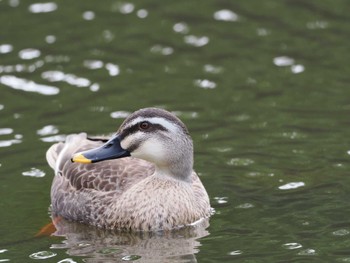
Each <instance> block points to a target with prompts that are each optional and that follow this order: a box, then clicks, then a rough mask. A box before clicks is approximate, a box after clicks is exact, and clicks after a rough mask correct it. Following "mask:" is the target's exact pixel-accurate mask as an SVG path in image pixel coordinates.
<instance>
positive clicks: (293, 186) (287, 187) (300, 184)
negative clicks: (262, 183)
mask: <svg viewBox="0 0 350 263" xmlns="http://www.w3.org/2000/svg"><path fill="white" fill-rule="evenodd" d="M303 186H305V183H304V182H291V183H288V184H284V185H281V186H279V187H278V189H280V190H291V189H297V188H300V187H303Z"/></svg>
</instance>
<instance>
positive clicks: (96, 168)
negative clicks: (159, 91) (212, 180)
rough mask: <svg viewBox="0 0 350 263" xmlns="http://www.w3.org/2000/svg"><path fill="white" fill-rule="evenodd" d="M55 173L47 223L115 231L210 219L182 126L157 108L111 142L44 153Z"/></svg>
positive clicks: (82, 138)
mask: <svg viewBox="0 0 350 263" xmlns="http://www.w3.org/2000/svg"><path fill="white" fill-rule="evenodd" d="M46 158H47V161H48V163H49V165H50V166H51V167H52V168H53V169H54V170H55V176H54V179H53V183H52V187H51V204H52V205H51V209H52V214H53V215H54V216H61V217H63V218H65V219H68V220H71V221H78V222H82V223H85V224H90V225H95V226H98V227H102V228H108V229H118V230H141V231H157V230H171V229H174V228H179V227H181V226H186V225H190V224H192V223H194V222H196V221H198V220H200V219H203V218H208V217H209V216H210V213H211V208H210V203H209V198H208V194H207V192H206V190H205V188H204V186H203V184H202V182H201V181H200V179H199V177H198V175H197V174H196V173H195V172H194V171H193V144H192V139H191V137H190V135H189V132H188V130H187V128H186V126H185V125H184V124H183V122H182V121H181V120H180V119H179V118H177V117H176V116H175V115H174V114H172V113H170V112H168V111H166V110H163V109H158V108H145V109H141V110H138V111H136V112H134V113H132V114H131V115H129V117H127V118H126V120H125V121H124V122H123V123H122V125H121V126H120V128H119V129H118V130H117V132H116V133H115V134H114V135H112V136H111V138H109V139H107V138H104V137H102V138H89V137H87V135H86V133H80V134H72V135H69V136H67V138H66V140H65V142H60V143H56V144H54V145H52V146H51V147H50V148H49V150H48V151H47V153H46Z"/></svg>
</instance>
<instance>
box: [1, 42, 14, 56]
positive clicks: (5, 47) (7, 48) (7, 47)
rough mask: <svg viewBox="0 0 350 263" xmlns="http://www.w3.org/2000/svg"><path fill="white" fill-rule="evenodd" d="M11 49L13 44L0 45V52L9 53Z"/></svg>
mask: <svg viewBox="0 0 350 263" xmlns="http://www.w3.org/2000/svg"><path fill="white" fill-rule="evenodd" d="M12 50H13V46H12V45H10V44H2V45H0V54H6V53H10V52H11V51H12Z"/></svg>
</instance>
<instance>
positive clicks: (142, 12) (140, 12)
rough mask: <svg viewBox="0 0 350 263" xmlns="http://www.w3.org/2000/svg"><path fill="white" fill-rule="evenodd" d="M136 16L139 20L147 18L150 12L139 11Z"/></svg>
mask: <svg viewBox="0 0 350 263" xmlns="http://www.w3.org/2000/svg"><path fill="white" fill-rule="evenodd" d="M136 15H137V16H138V17H139V18H146V17H147V16H148V11H147V10H146V9H140V10H137V12H136Z"/></svg>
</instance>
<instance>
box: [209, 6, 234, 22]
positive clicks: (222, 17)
mask: <svg viewBox="0 0 350 263" xmlns="http://www.w3.org/2000/svg"><path fill="white" fill-rule="evenodd" d="M214 19H215V20H219V21H228V22H235V21H237V20H238V15H237V14H236V13H235V12H233V11H231V10H228V9H222V10H219V11H216V12H215V13H214Z"/></svg>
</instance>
